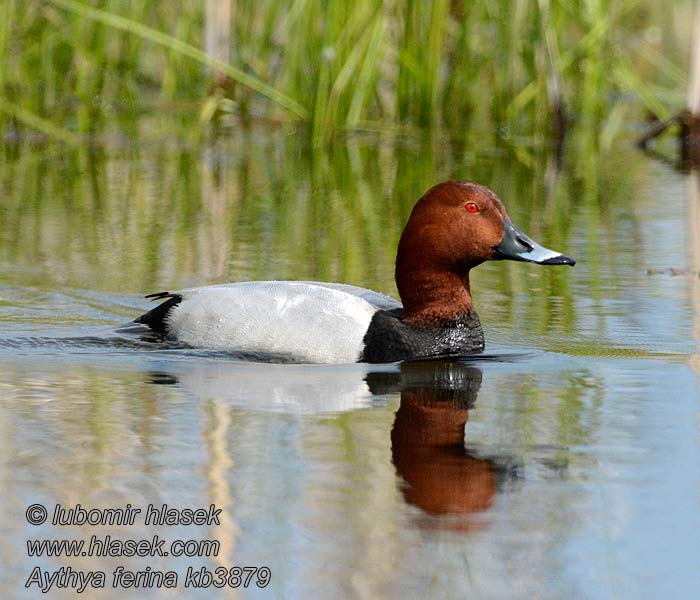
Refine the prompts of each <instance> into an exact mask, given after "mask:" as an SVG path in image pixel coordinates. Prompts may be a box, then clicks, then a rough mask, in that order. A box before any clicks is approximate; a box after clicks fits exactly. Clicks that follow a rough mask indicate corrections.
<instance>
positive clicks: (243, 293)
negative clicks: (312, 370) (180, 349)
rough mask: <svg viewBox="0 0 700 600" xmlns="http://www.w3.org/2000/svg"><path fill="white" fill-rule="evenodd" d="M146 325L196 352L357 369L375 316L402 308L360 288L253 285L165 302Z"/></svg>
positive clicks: (203, 290)
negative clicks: (230, 352) (345, 364)
mask: <svg viewBox="0 0 700 600" xmlns="http://www.w3.org/2000/svg"><path fill="white" fill-rule="evenodd" d="M162 297H163V298H169V299H168V300H167V301H166V302H165V303H163V304H161V305H160V306H159V307H156V308H155V309H154V310H152V311H150V312H149V313H146V314H145V315H142V316H141V317H139V318H138V319H136V321H137V322H139V323H143V324H145V325H148V326H149V327H151V329H154V330H156V331H161V332H162V333H164V334H165V335H166V336H167V337H169V338H172V339H176V340H177V341H178V342H181V343H183V344H187V345H189V346H192V347H196V348H208V349H212V350H233V351H237V352H242V353H249V354H253V355H261V356H265V355H268V356H278V357H285V358H287V359H289V360H297V361H304V362H336V363H343V362H355V361H357V360H358V359H359V358H360V356H361V354H362V350H363V339H364V336H365V334H366V332H367V329H368V327H369V325H370V322H371V321H372V317H373V316H374V314H375V313H376V312H377V311H378V310H391V309H396V308H400V307H401V304H400V303H399V302H397V301H396V300H394V299H393V298H391V297H389V296H385V295H384V294H380V293H378V292H374V291H372V290H368V289H365V288H360V287H357V286H352V285H346V284H337V283H320V282H310V281H255V282H241V283H233V284H226V285H218V286H208V287H202V288H194V289H190V290H184V291H181V292H177V293H172V294H170V293H169V294H163V295H162Z"/></svg>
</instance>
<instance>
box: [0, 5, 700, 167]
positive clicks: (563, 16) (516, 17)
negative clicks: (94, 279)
mask: <svg viewBox="0 0 700 600" xmlns="http://www.w3.org/2000/svg"><path fill="white" fill-rule="evenodd" d="M222 1H224V2H225V1H226V0H222ZM232 6H233V8H234V10H233V13H232V14H233V18H232V23H231V27H232V31H231V39H232V47H231V52H230V56H229V60H228V61H226V60H221V59H218V58H215V57H212V56H208V55H206V54H205V53H204V52H203V51H202V50H200V48H202V46H203V41H202V38H203V35H204V33H203V32H204V29H205V27H206V26H207V25H208V26H209V28H211V25H212V24H211V23H209V24H207V23H205V22H204V19H205V11H204V2H180V3H178V4H177V7H178V8H177V10H174V9H173V5H172V4H171V3H166V2H159V3H152V2H144V1H143V0H141V1H135V2H130V3H123V2H119V1H118V0H102V1H100V2H96V1H89V0H44V1H41V2H40V1H38V0H34V1H27V2H13V1H11V0H0V16H2V17H3V18H2V19H0V60H2V63H3V66H4V68H3V70H2V72H0V112H1V113H2V114H3V115H4V117H3V118H4V119H5V121H4V126H5V127H7V125H8V122H9V121H11V122H14V123H17V124H21V125H22V126H25V127H28V128H31V129H38V130H39V131H41V132H42V133H44V134H46V135H49V136H51V137H55V138H56V139H61V140H64V141H65V140H70V139H72V136H73V135H74V132H76V131H77V132H80V133H82V134H88V133H89V134H96V133H100V134H103V133H111V134H112V135H114V133H115V130H114V127H115V126H116V127H117V129H118V131H119V133H126V134H127V135H129V136H138V135H140V134H142V133H143V131H142V130H140V129H139V128H138V127H134V118H135V117H137V116H138V115H139V114H140V113H142V112H143V111H144V110H148V109H151V108H152V107H153V105H154V103H157V104H160V105H163V106H168V107H169V110H171V111H173V112H175V110H177V111H178V112H180V113H181V114H180V116H179V117H178V118H175V119H172V122H171V123H170V127H171V134H176V135H180V136H182V137H183V139H184V138H186V139H190V138H191V135H192V130H193V128H195V129H196V128H198V127H199V123H198V121H197V110H196V107H197V106H199V107H200V108H201V116H202V118H204V119H211V118H215V116H216V115H220V114H224V115H225V114H226V113H231V112H232V113H233V114H234V115H236V116H240V117H242V118H243V122H249V121H250V118H251V117H254V118H260V117H263V118H266V119H272V120H273V121H278V120H282V121H289V120H298V119H300V120H302V121H303V122H304V123H306V125H307V129H308V130H309V132H310V133H311V135H312V139H313V140H314V141H315V142H317V143H320V142H323V141H327V140H329V139H331V138H333V136H334V132H337V131H338V130H341V129H373V130H376V129H385V128H393V129H396V128H397V127H398V128H399V130H403V131H413V130H415V129H416V128H422V127H430V128H432V129H433V130H435V129H440V128H443V127H446V128H448V129H450V130H451V131H453V132H454V133H455V134H457V136H461V135H462V132H463V131H464V130H465V129H466V128H472V129H473V128H475V127H476V126H477V124H478V127H479V129H481V130H482V131H488V132H490V133H491V134H493V133H496V132H497V135H499V136H501V137H503V139H506V140H508V141H509V143H515V144H516V145H517V146H519V147H520V148H521V156H522V157H523V159H525V157H527V156H528V154H529V152H531V150H532V148H531V147H530V146H532V144H533V143H534V145H535V146H542V145H543V144H544V143H545V142H546V139H547V136H546V134H547V131H548V130H549V129H550V128H551V127H552V126H553V118H552V113H553V111H554V109H555V107H556V105H557V103H558V102H559V101H560V100H561V99H563V100H564V102H565V103H566V105H567V108H568V112H569V114H570V115H571V116H573V117H574V118H575V119H576V120H581V121H583V122H585V123H586V129H587V130H589V131H591V132H592V131H595V130H598V129H600V126H601V124H602V125H603V129H602V131H603V137H604V139H606V140H610V139H612V138H613V137H614V134H615V133H616V132H618V131H619V130H620V127H621V126H622V124H623V123H624V115H625V114H626V112H627V111H626V107H627V106H628V104H627V103H623V102H622V101H621V94H629V92H632V93H633V94H635V95H636V96H637V97H638V99H639V105H640V106H646V107H647V108H649V109H652V110H654V111H655V112H656V113H657V114H659V116H661V117H663V116H665V112H667V111H668V105H669V104H671V103H672V102H674V101H675V100H676V98H675V97H674V96H670V95H669V94H668V93H666V92H664V91H663V90H664V89H669V88H670V89H677V88H678V86H679V85H681V83H682V82H681V81H680V78H682V75H680V73H682V72H683V71H684V69H683V68H681V69H679V67H678V66H677V65H676V64H674V62H673V59H674V58H676V57H678V50H679V46H680V48H683V47H684V46H685V43H686V42H685V37H682V36H678V35H677V34H676V33H675V28H674V23H675V22H676V21H679V20H681V19H682V18H683V16H684V14H685V13H684V11H685V12H688V13H689V6H686V3H679V4H674V6H673V7H672V8H671V9H667V8H666V7H665V6H660V3H656V2H653V1H652V0H598V1H596V2H591V1H589V0H575V1H574V2H571V3H561V2H550V1H549V0H539V1H538V2H534V1H531V0H517V1H515V2H500V3H499V2H492V1H490V0H477V1H475V2H469V3H467V2H463V1H449V0H435V1H433V2H420V1H417V0H395V1H393V2H385V1H382V0H333V1H332V2H322V1H320V0H298V1H296V2H281V1H279V0H268V1H266V2H262V3H261V2H259V1H258V0H237V1H236V2H234V3H233V4H232ZM657 31H658V33H656V34H655V33H654V32H657ZM682 33H683V34H684V35H685V33H686V32H682ZM661 34H663V35H661ZM657 38H658V39H657ZM669 57H670V58H669ZM207 69H213V70H215V71H217V72H218V73H220V74H221V75H224V76H226V77H227V78H228V81H226V80H224V79H222V78H219V79H217V82H218V83H217V84H216V85H214V86H213V87H212V81H211V80H210V78H209V77H208V76H207ZM651 81H657V82H658V85H649V83H650V82H651ZM214 88H216V90H215V89H214ZM207 98H209V100H207ZM175 102H177V106H178V108H177V109H175V104H174V103H175ZM188 102H189V104H188ZM217 107H218V108H220V109H221V110H217ZM0 123H2V121H0Z"/></svg>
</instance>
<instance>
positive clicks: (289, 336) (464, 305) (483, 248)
mask: <svg viewBox="0 0 700 600" xmlns="http://www.w3.org/2000/svg"><path fill="white" fill-rule="evenodd" d="M500 259H508V260H518V261H525V262H533V263H538V264H541V265H572V266H573V265H574V264H575V261H574V259H572V258H570V257H568V256H566V255H564V254H560V253H559V252H555V251H554V250H548V249H547V248H544V247H542V246H540V245H539V244H537V243H536V242H535V241H534V240H532V239H531V238H529V237H528V236H527V235H525V234H524V233H523V232H522V231H521V230H520V229H518V227H516V226H515V225H514V224H513V223H512V221H511V220H510V218H509V216H508V213H507V212H506V209H505V207H504V206H503V203H502V202H501V201H500V200H499V198H498V197H497V196H496V194H495V193H494V192H492V191H491V190H490V189H489V188H487V187H485V186H483V185H479V184H477V183H474V182H471V181H447V182H444V183H440V184H438V185H436V186H435V187H433V188H431V189H430V190H428V191H427V192H426V193H425V195H424V196H423V197H422V198H421V199H420V200H419V201H418V203H417V204H416V205H415V207H414V208H413V211H412V212H411V215H410V217H409V219H408V223H406V227H405V228H404V230H403V233H402V235H401V239H400V241H399V247H398V251H397V255H396V271H395V275H396V286H397V288H398V292H399V295H400V297H401V300H402V302H403V305H402V304H401V303H399V302H398V301H396V300H395V299H394V298H391V297H389V296H386V295H384V294H380V293H378V292H374V291H372V290H368V289H365V288H361V287H356V286H353V285H347V284H342V283H320V282H315V281H251V282H239V283H231V284H225V285H213V286H206V287H200V288H193V289H188V290H184V291H181V292H161V293H158V294H151V295H150V296H147V298H153V299H158V300H160V299H164V300H165V302H163V303H162V304H160V305H159V306H157V307H156V308H154V309H153V310H151V311H149V312H147V313H146V314H144V315H142V316H140V317H139V318H138V319H136V321H135V322H136V323H141V324H144V325H147V326H148V327H149V328H150V329H151V330H153V331H155V332H157V333H160V334H162V335H163V336H164V337H165V338H167V339H170V340H175V341H177V342H179V343H182V344H185V345H187V346H190V347H196V348H207V349H211V350H227V351H236V352H237V353H239V354H242V355H249V356H251V357H264V358H267V359H268V360H269V359H273V360H274V359H275V358H277V359H279V360H285V361H297V362H317V363H347V362H371V363H377V362H394V361H399V360H407V359H415V358H424V357H432V356H442V355H456V354H472V353H477V352H481V351H482V350H483V349H484V332H483V329H482V327H481V323H480V321H479V317H478V316H477V314H476V311H475V310H474V307H473V305H472V297H471V294H470V289H469V271H470V270H471V269H472V268H474V267H476V266H477V265H479V264H481V263H482V262H484V261H486V260H500Z"/></svg>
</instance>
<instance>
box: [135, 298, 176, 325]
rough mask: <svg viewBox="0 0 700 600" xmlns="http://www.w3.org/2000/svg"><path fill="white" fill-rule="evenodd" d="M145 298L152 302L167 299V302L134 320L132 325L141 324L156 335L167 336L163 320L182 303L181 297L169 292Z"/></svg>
mask: <svg viewBox="0 0 700 600" xmlns="http://www.w3.org/2000/svg"><path fill="white" fill-rule="evenodd" d="M146 298H151V299H153V300H163V299H164V298H167V300H166V301H165V302H163V303H162V304H159V305H158V306H156V307H155V308H154V309H153V310H149V311H148V312H147V313H146V314H144V315H141V316H140V317H139V318H138V319H134V323H142V324H143V325H146V326H148V327H149V328H150V329H151V330H152V331H155V332H156V333H161V334H163V335H165V334H167V333H168V332H167V330H166V327H165V319H166V317H167V316H168V314H169V313H170V310H171V309H172V308H173V307H174V306H177V305H178V304H180V302H182V296H180V294H171V293H170V292H158V293H157V294H149V295H148V296H146Z"/></svg>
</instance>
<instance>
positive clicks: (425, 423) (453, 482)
mask: <svg viewBox="0 0 700 600" xmlns="http://www.w3.org/2000/svg"><path fill="white" fill-rule="evenodd" d="M401 367H402V368H401V373H400V375H397V376H396V377H395V381H394V382H393V385H392V386H390V387H399V388H400V389H401V405H400V407H399V410H398V411H397V413H396V419H395V421H394V427H393V429H392V431H391V453H392V457H393V461H394V465H395V466H396V470H397V472H398V474H399V475H400V476H401V477H402V478H403V480H404V482H405V485H404V486H403V487H402V492H403V495H404V498H405V499H406V501H407V502H408V503H410V504H412V505H414V506H417V507H419V508H421V509H422V510H424V511H425V512H426V513H428V514H431V515H467V514H470V513H475V512H480V511H484V510H487V509H489V508H490V507H491V505H492V504H493V500H494V497H495V495H496V491H497V490H498V488H499V485H500V484H501V481H502V479H503V475H504V474H505V475H507V476H510V477H512V476H513V474H514V472H513V470H512V469H508V468H506V469H504V467H503V466H502V465H501V463H502V459H499V460H492V459H488V458H479V457H477V456H475V455H473V454H471V453H469V452H468V451H467V450H466V449H465V446H464V428H465V425H466V423H467V420H468V418H469V409H470V408H471V407H472V406H473V405H474V403H475V402H476V396H477V393H478V391H479V388H480V387H481V379H482V373H481V370H479V369H478V368H476V367H474V366H471V365H468V364H465V363H461V362H457V361H454V362H445V361H425V362H422V361H421V362H413V363H404V364H403V365H402V366H401ZM372 379H374V380H375V382H374V388H375V389H377V387H379V388H381V387H385V388H386V387H387V384H389V382H388V381H387V378H386V375H385V377H384V381H382V382H380V381H378V380H377V379H378V378H377V377H376V375H375V374H370V375H369V376H368V381H369V382H370V387H371V388H372V387H373V384H372V382H371V380H372ZM461 525H462V526H464V525H465V523H462V524H461ZM466 525H467V528H469V527H470V526H471V525H472V524H466Z"/></svg>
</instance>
